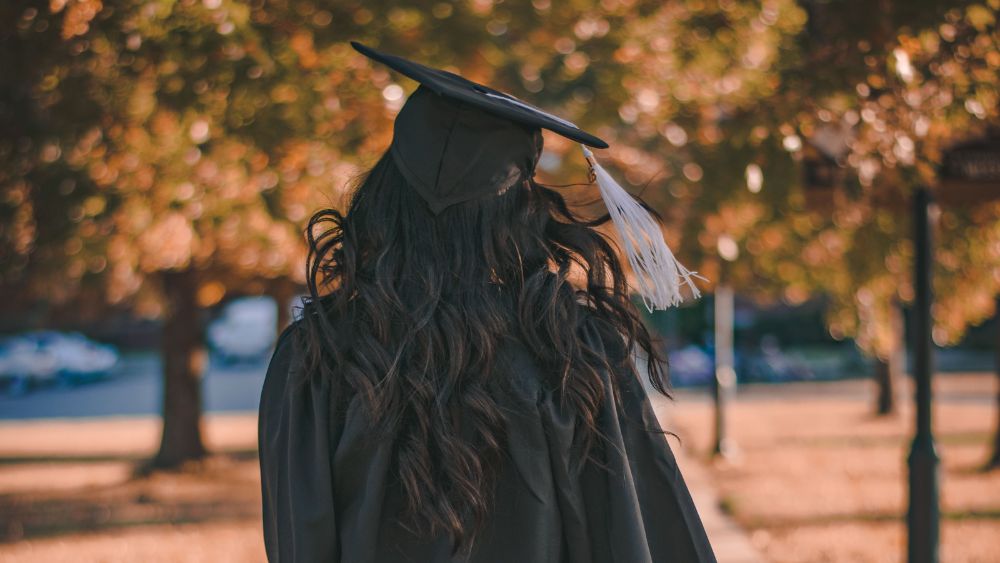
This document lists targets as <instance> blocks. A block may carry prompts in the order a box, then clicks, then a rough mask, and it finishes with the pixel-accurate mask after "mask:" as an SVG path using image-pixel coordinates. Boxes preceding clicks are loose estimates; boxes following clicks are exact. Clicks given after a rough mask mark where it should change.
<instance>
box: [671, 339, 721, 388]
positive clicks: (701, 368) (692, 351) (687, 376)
mask: <svg viewBox="0 0 1000 563" xmlns="http://www.w3.org/2000/svg"><path fill="white" fill-rule="evenodd" d="M667 361H668V365H669V370H670V380H671V382H672V383H673V384H674V385H677V386H686V385H707V384H708V383H710V382H711V381H712V378H713V377H714V376H715V360H713V359H712V357H711V356H709V355H708V353H707V352H705V351H704V350H702V349H701V348H699V347H697V346H695V345H694V344H689V345H687V346H685V347H683V348H680V349H677V350H672V351H670V352H668V353H667Z"/></svg>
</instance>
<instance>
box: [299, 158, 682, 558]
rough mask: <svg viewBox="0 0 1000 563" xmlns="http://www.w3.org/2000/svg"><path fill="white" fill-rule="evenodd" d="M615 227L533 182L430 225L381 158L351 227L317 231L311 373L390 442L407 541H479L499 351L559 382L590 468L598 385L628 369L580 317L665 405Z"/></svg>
mask: <svg viewBox="0 0 1000 563" xmlns="http://www.w3.org/2000/svg"><path fill="white" fill-rule="evenodd" d="M608 221H609V217H608V216H607V215H606V214H605V215H603V216H599V217H596V218H590V219H585V218H583V217H582V216H580V215H579V214H577V213H576V212H574V211H573V210H572V209H571V208H570V206H569V205H568V204H567V202H566V200H565V199H564V198H563V196H562V195H560V193H559V192H557V191H555V190H553V189H550V188H548V187H546V186H543V185H541V184H539V183H537V182H535V181H534V179H532V178H522V179H521V180H520V181H519V182H518V183H516V184H515V185H514V187H512V188H510V189H507V190H506V191H504V192H503V193H500V194H497V195H496V196H495V197H487V198H481V199H478V200H475V201H469V202H464V203H460V204H456V205H453V206H451V207H449V208H447V209H445V210H444V211H442V212H441V213H440V214H437V215H435V214H433V213H432V212H431V211H430V210H429V208H428V206H427V205H426V203H425V202H424V201H423V200H422V199H421V198H420V196H419V195H418V194H417V192H416V191H415V190H414V189H413V188H411V187H410V186H409V185H408V184H407V181H406V180H405V178H404V177H403V175H402V174H401V173H400V171H399V170H398V169H397V167H396V165H395V163H394V162H393V160H392V158H391V157H390V156H389V153H388V152H386V154H384V155H383V156H382V157H381V158H380V159H379V161H378V162H377V163H376V164H375V166H374V167H373V168H372V169H371V170H370V171H369V172H368V173H367V174H366V175H364V176H362V177H361V179H360V181H359V185H358V187H357V189H356V190H355V191H354V193H353V196H352V199H351V201H350V205H349V207H348V210H347V212H346V214H344V213H341V212H339V211H336V210H333V209H325V210H322V211H319V212H317V213H316V214H315V215H314V216H313V217H312V219H311V220H310V222H309V227H308V231H307V235H308V238H309V250H310V252H309V259H308V263H307V283H308V286H309V293H310V296H309V297H308V298H306V299H305V301H304V303H305V305H304V310H303V319H302V326H303V329H304V330H301V331H300V333H301V344H302V348H301V350H302V353H303V354H304V356H305V358H304V369H305V373H308V374H310V376H312V377H324V378H329V380H330V383H331V394H332V397H333V399H332V400H333V401H334V402H335V403H336V406H339V407H340V408H343V407H344V406H346V404H347V401H348V400H349V399H350V398H352V397H360V398H361V399H362V400H363V401H364V405H365V407H366V409H367V414H368V417H369V421H370V424H371V431H372V432H373V438H374V439H381V438H386V437H393V439H394V440H395V443H394V457H393V469H392V470H393V471H395V472H397V475H398V478H399V481H400V483H401V486H402V489H403V493H404V494H405V497H406V511H405V514H404V515H403V516H402V520H401V522H402V523H403V525H404V526H406V527H407V528H409V529H411V530H413V531H415V532H416V533H431V534H434V533H438V532H444V533H446V534H448V535H449V536H450V538H451V539H452V542H453V543H452V545H453V550H457V549H459V547H461V546H462V545H466V546H468V545H471V542H472V539H473V538H474V536H475V534H476V532H478V531H479V530H480V529H481V528H482V525H483V524H484V522H485V520H486V517H487V516H488V514H489V510H490V507H491V506H492V504H491V502H492V492H493V488H494V484H495V481H496V478H497V468H498V465H499V462H500V461H501V459H502V455H503V452H504V448H505V444H506V443H507V439H508V437H507V436H506V434H505V426H504V415H503V411H502V410H501V408H500V403H499V401H498V398H499V397H500V393H501V392H502V389H503V386H504V382H503V381H502V379H503V378H502V377H495V374H496V372H497V362H498V361H499V359H500V349H501V346H502V345H503V344H502V343H503V342H504V340H505V339H509V338H514V339H518V340H520V341H521V342H522V343H523V344H524V345H525V346H526V347H527V349H528V350H529V352H530V353H531V354H532V355H533V356H534V358H535V360H536V361H537V362H538V363H539V364H540V365H541V367H542V368H543V369H544V370H545V371H546V372H547V373H551V374H553V376H552V381H551V382H547V383H550V384H552V385H553V386H554V385H558V389H559V398H560V400H561V401H563V402H564V404H567V405H568V406H569V407H570V408H572V409H573V410H574V412H575V413H577V416H578V417H579V419H580V421H581V422H582V426H583V429H584V431H583V432H581V433H579V434H580V437H581V440H582V442H583V444H582V445H583V450H584V451H585V452H586V454H585V456H584V457H586V458H587V459H591V460H596V457H595V456H593V450H592V449H591V445H592V444H594V443H596V442H595V440H596V439H598V438H599V437H600V434H599V431H598V429H597V416H598V412H599V409H600V408H601V404H602V401H603V398H604V396H605V388H604V384H603V383H602V378H601V376H600V370H605V369H606V370H611V369H618V368H619V367H620V366H621V365H628V366H630V367H631V368H634V367H635V366H634V365H633V364H632V362H631V359H630V358H629V355H628V354H625V353H621V354H614V355H616V356H619V357H607V354H602V353H598V351H596V350H594V349H592V348H591V347H590V346H588V345H587V343H586V341H585V339H583V338H581V335H580V330H581V327H582V326H583V323H584V322H585V318H589V319H588V320H587V322H588V323H591V324H590V325H589V326H593V327H599V328H598V330H599V332H600V333H601V334H602V338H607V339H610V340H617V341H618V342H619V343H620V346H617V347H609V349H619V350H622V351H625V350H636V349H641V350H642V351H643V352H644V353H645V355H646V357H647V358H648V363H647V368H648V377H649V379H650V381H651V382H652V384H653V386H654V388H655V389H657V390H658V391H659V392H661V393H663V394H665V395H668V396H669V392H668V391H667V378H666V373H665V370H664V369H663V368H662V366H663V362H662V358H661V355H660V353H659V352H658V351H657V349H656V348H655V347H654V346H653V343H652V338H651V336H650V334H649V332H648V330H647V329H646V327H645V326H644V324H643V323H642V320H641V316H640V314H639V312H638V310H637V309H636V307H635V306H634V305H633V303H632V301H631V300H630V298H629V292H628V287H627V285H626V275H625V272H624V270H623V267H622V264H621V262H620V260H619V258H618V254H617V252H616V247H615V246H614V245H613V243H612V242H611V241H610V240H609V239H608V238H607V237H606V236H605V235H603V234H602V233H601V232H600V231H599V230H597V229H595V227H599V226H601V225H603V224H605V223H607V222H608ZM613 396H614V397H615V398H616V399H617V397H618V391H617V386H616V388H615V389H614V393H613ZM460 423H461V426H460ZM597 441H598V442H599V440H597Z"/></svg>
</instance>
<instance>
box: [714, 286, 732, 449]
mask: <svg viewBox="0 0 1000 563" xmlns="http://www.w3.org/2000/svg"><path fill="white" fill-rule="evenodd" d="M733 297H734V296H733V288H732V287H731V286H729V285H726V284H720V285H718V286H716V288H715V300H714V302H715V303H714V305H715V322H714V323H713V324H714V326H715V378H714V380H713V381H712V398H713V399H714V402H715V445H714V447H713V449H712V454H713V455H720V456H723V457H725V456H728V455H730V454H731V453H733V445H732V443H731V441H730V439H729V437H728V436H727V433H726V408H727V404H728V402H729V398H730V397H731V396H732V393H733V387H734V386H735V385H736V370H735V369H734V368H733V309H734V299H733Z"/></svg>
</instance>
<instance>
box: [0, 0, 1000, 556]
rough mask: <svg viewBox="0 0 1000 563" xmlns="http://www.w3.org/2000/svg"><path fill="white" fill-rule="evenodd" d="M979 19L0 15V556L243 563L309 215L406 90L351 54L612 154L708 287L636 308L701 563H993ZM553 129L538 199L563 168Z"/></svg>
mask: <svg viewBox="0 0 1000 563" xmlns="http://www.w3.org/2000/svg"><path fill="white" fill-rule="evenodd" d="M998 11H1000V0H977V1H973V2H964V1H963V2H959V1H948V0H937V1H931V0H909V1H901V0H839V1H832V0H753V1H750V0H666V1H664V0H656V1H646V0H601V1H592V0H565V1H559V2H556V1H553V0H533V1H531V2H528V1H524V0H506V1H504V0H499V1H496V0H455V1H436V2H433V1H428V2H398V1H394V2H385V1H366V2H360V1H335V2H320V1H310V0H267V1H265V0H251V1H247V2H243V1H232V0H103V1H102V0H48V1H39V0H5V1H4V2H3V3H2V5H0V21H2V22H3V23H2V24H0V42H2V50H0V61H2V64H0V69H2V71H0V295H2V299H0V560H3V561H12V562H13V561H70V560H72V561H115V562H118V561H122V562H124V561H261V560H262V559H263V552H262V549H263V546H262V542H261V531H260V524H259V517H260V513H259V511H260V505H259V503H260V499H259V481H258V474H257V471H258V469H257V453H256V414H255V410H256V408H257V401H258V398H259V393H260V386H261V383H262V381H263V376H264V370H265V367H266V363H267V360H268V359H269V357H270V353H271V350H272V347H273V342H274V339H275V337H276V335H277V334H278V332H279V331H280V330H281V329H282V328H283V327H284V326H286V325H287V324H288V323H289V322H290V320H291V319H292V318H294V316H295V315H296V314H297V310H298V308H297V305H298V302H299V297H300V296H301V294H302V293H303V291H304V260H305V255H306V247H305V238H304V234H303V233H304V229H305V225H306V222H307V221H308V218H309V216H310V215H311V214H312V213H313V212H314V211H316V210H318V209H321V208H329V207H340V208H342V207H343V206H344V204H345V198H344V196H345V194H347V193H349V190H350V187H351V185H352V181H353V180H354V179H356V178H357V176H358V175H359V174H361V173H362V172H363V171H364V170H365V169H366V168H367V167H368V166H370V165H372V164H373V163H374V162H375V160H376V159H377V157H378V156H379V155H380V154H381V152H382V151H384V150H385V148H386V147H387V146H388V144H389V142H390V140H391V135H392V133H391V131H392V129H391V124H392V120H393V117H394V115H395V113H396V112H397V111H398V110H399V108H400V107H401V106H402V104H403V102H404V101H405V99H406V97H407V96H408V94H409V93H410V92H411V91H412V90H413V89H414V88H415V84H414V83H413V82H411V81H409V80H406V79H404V78H403V77H401V76H399V75H396V74H393V73H391V72H390V71H388V70H387V69H385V68H384V67H380V66H373V65H372V64H371V63H370V61H369V60H368V59H366V58H364V57H363V56H361V55H360V54H358V53H356V52H355V51H354V50H353V49H351V47H350V46H349V44H348V43H347V41H348V40H359V41H361V42H363V43H365V44H368V45H371V46H373V47H375V48H378V49H381V50H386V51H388V52H391V53H398V54H402V55H405V56H408V57H410V58H413V59H416V60H419V61H422V62H425V63H426V64H429V65H432V66H437V67H443V68H447V69H450V70H452V71H455V72H458V73H461V74H463V75H464V76H467V77H469V78H470V79H472V80H475V81H478V82H484V83H488V84H490V85H492V86H494V87H496V88H498V89H501V90H504V91H507V92H510V93H512V94H514V95H516V96H519V97H522V98H524V99H526V100H529V101H531V102H532V103H534V104H536V105H538V106H540V107H543V108H545V109H546V110H548V111H551V112H553V113H555V114H557V115H561V116H565V117H566V118H568V119H571V120H573V121H575V122H576V123H578V124H580V125H581V126H582V127H584V128H585V129H587V130H590V131H594V132H595V133H597V134H598V135H599V136H601V137H603V138H605V139H607V140H608V141H609V142H610V144H611V148H610V149H608V150H605V151H600V152H601V154H599V155H598V158H599V159H600V160H601V162H602V164H604V165H605V166H606V167H608V168H609V170H610V172H611V173H612V174H613V175H615V176H616V177H617V178H619V179H620V180H621V181H622V184H623V185H624V186H625V187H626V188H628V189H630V190H631V191H632V192H633V193H637V194H641V195H642V196H643V197H644V198H645V199H646V200H647V201H648V202H650V203H651V204H652V205H653V206H654V207H656V208H657V209H658V210H659V211H660V212H661V213H662V215H663V217H664V222H665V226H666V233H667V237H668V240H669V241H670V244H671V246H672V248H673V249H674V251H675V252H676V253H677V255H678V256H679V258H680V260H681V262H683V263H684V264H685V265H686V266H688V267H689V268H691V269H692V270H697V271H698V272H699V273H700V274H702V275H703V276H705V277H706V278H707V279H708V280H709V282H707V283H705V284H702V289H703V290H704V291H705V293H706V294H707V295H706V296H705V297H703V298H702V299H701V300H698V301H694V302H691V303H689V304H687V305H686V306H684V307H682V308H680V309H674V310H670V311H667V312H657V313H655V314H651V315H649V316H648V321H649V323H650V325H651V326H652V327H654V328H655V329H656V331H657V332H658V333H659V334H660V335H661V336H662V337H663V338H662V346H663V347H664V351H665V352H666V353H667V354H668V355H669V358H670V361H671V375H672V378H673V381H674V386H675V391H674V398H675V400H674V401H659V400H658V401H657V409H658V412H659V414H660V415H661V416H662V420H663V423H664V425H665V426H666V427H668V428H669V429H671V430H673V431H674V432H676V433H677V434H678V436H679V437H680V441H674V440H673V439H671V447H672V448H673V449H674V451H675V452H677V454H678V456H679V457H680V458H681V459H682V462H683V466H684V471H685V478H687V479H688V481H689V482H690V484H691V487H692V491H693V493H694V494H695V497H696V501H697V502H698V503H699V507H700V509H701V511H702V514H703V518H704V519H705V521H706V525H707V526H708V528H709V534H710V537H711V539H712V541H713V544H714V545H715V546H716V549H717V551H718V553H719V559H720V561H724V562H728V561H774V562H806V561H808V562H812V561H838V562H839V561H851V562H854V561H859V562H868V561H873V562H874V561H878V562H881V561H901V560H904V559H905V558H906V557H907V553H908V551H909V553H910V560H911V561H923V560H926V561H936V560H937V556H936V555H935V553H936V550H938V549H939V550H940V558H941V560H944V561H949V562H952V561H954V562H974V561H975V562H987V561H1000V542H998V540H997V538H998V537H1000V432H998V425H1000V414H998V411H1000V408H998V407H1000V404H998V403H1000V385H998V373H1000V372H998V367H997V364H998V361H1000V358H998V349H1000V322H998V320H997V313H996V311H997V299H998V295H1000V203H998V200H1000V129H998V126H1000V115H998V98H1000V92H998V75H1000V49H998V43H1000V39H998V34H997V21H996V20H997V15H998ZM545 141H546V149H545V153H544V155H543V158H542V160H541V162H540V165H539V168H540V169H539V175H540V176H541V179H542V180H543V181H547V182H550V183H554V184H568V183H572V182H583V181H585V178H586V164H585V161H584V160H583V158H582V156H581V155H580V154H579V153H578V150H577V148H576V147H575V146H574V145H573V144H572V143H570V142H569V141H567V140H566V139H564V138H562V137H559V136H557V135H549V134H546V139H545ZM566 190H567V193H568V194H570V195H571V196H573V197H575V196H577V195H578V196H579V197H580V201H584V200H586V199H593V197H594V195H595V194H594V192H593V191H592V188H587V187H586V186H583V187H575V188H566ZM588 190H590V191H588ZM925 196H929V197H930V200H931V201H932V203H930V204H925V203H926V201H925V199H924V197H925ZM921 224H923V225H925V226H928V229H925V230H924V231H921V229H920V228H919V227H920V225H921ZM925 231H926V232H925ZM921 233H923V235H929V236H923V235H921ZM915 237H916V239H915ZM915 241H916V242H915ZM921 249H926V250H928V252H929V254H921ZM921 256H923V257H924V258H921ZM925 275H926V276H928V277H929V279H930V280H931V286H930V287H929V289H932V292H931V294H932V295H933V303H931V302H930V301H929V300H928V299H926V298H927V297H928V296H929V295H930V294H929V293H927V292H925V291H924V290H923V289H926V287H925V286H922V285H921V283H920V280H921V279H927V278H922V276H925ZM640 306H641V304H640ZM928 307H929V309H928ZM927 310H929V312H930V315H929V317H927V316H926V315H925V313H924V311H927ZM928 319H929V322H927V321H928ZM925 336H926V338H925ZM928 359H930V363H928ZM931 371H934V377H933V385H931V386H929V387H927V388H926V389H931V388H932V389H933V393H932V394H931V393H922V394H921V397H922V398H921V402H920V403H919V404H920V405H923V406H921V407H919V408H918V407H917V406H916V405H917V403H915V399H914V394H915V391H916V390H917V389H919V388H920V384H919V382H922V381H923V382H929V381H930V378H929V376H930V374H931ZM913 374H917V375H918V377H913ZM921 374H923V375H921ZM914 382H917V383H918V384H917V385H914ZM931 396H933V407H932V406H931V402H930V397H931ZM918 413H923V414H922V416H923V418H922V419H921V420H922V421H924V422H922V423H921V424H924V426H917V425H916V423H915V420H916V417H917V414H918ZM931 413H933V417H931V416H930V415H931ZM931 420H932V421H933V423H932V424H931ZM918 429H920V432H921V433H920V434H919V436H922V437H923V438H922V439H921V440H917V441H916V442H914V443H919V444H923V445H924V446H927V448H928V449H926V450H924V451H930V452H931V454H930V455H932V456H933V455H934V453H935V452H936V455H937V456H939V457H940V464H939V465H938V466H937V469H936V470H934V471H933V473H934V474H936V475H937V476H938V479H939V481H938V482H937V486H936V487H929V488H927V492H926V494H924V493H919V494H918V497H920V498H921V499H923V500H920V501H919V502H918V504H919V505H920V506H921V507H922V508H921V509H919V510H918V511H917V512H918V513H920V514H923V513H924V512H926V514H927V518H928V519H927V520H926V522H930V523H931V524H930V526H931V527H927V526H925V527H923V528H920V527H919V525H917V524H912V523H911V526H914V525H917V527H916V528H912V527H911V528H910V529H912V530H917V531H916V532H908V527H907V514H908V510H910V513H911V517H912V513H913V506H912V505H913V501H911V500H909V499H911V498H912V496H910V495H912V493H909V492H908V491H909V490H910V489H909V488H908V481H909V475H910V473H909V470H908V465H907V463H908V461H907V460H908V457H909V458H912V457H913V456H912V455H911V454H910V452H911V441H913V438H914V436H915V432H916V431H917V430H918ZM931 433H933V440H934V441H933V442H929V441H928V440H929V439H930V436H931ZM925 438H926V439H925ZM922 447H923V446H922ZM916 449H917V448H914V450H916ZM918 463H919V460H918ZM930 489H935V490H934V491H931V490H930ZM921 490H922V489H921ZM920 495H923V496H920ZM911 520H912V518H911ZM917 520H920V519H919V518H917ZM937 530H939V531H940V533H939V534H938V532H937ZM915 540H918V543H917V544H914V543H913V542H914V541H915ZM938 540H940V541H938ZM921 542H922V543H921ZM938 543H939V544H940V545H939V547H938ZM915 545H917V547H914V546H915ZM915 550H916V553H915Z"/></svg>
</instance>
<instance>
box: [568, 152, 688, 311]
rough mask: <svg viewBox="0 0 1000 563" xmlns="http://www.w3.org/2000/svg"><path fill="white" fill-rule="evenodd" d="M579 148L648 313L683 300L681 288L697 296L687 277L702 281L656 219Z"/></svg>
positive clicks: (592, 157) (677, 303) (591, 157)
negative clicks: (673, 249) (679, 256)
mask: <svg viewBox="0 0 1000 563" xmlns="http://www.w3.org/2000/svg"><path fill="white" fill-rule="evenodd" d="M580 146H581V147H583V156H584V157H585V158H586V159H587V162H588V163H590V172H591V177H592V179H595V180H596V181H597V186H598V187H599V188H600V190H601V197H602V198H603V199H604V204H605V205H606V206H607V208H608V213H609V214H610V215H611V220H612V221H614V223H615V227H616V228H617V229H618V232H619V234H620V235H621V239H622V244H623V245H624V246H625V254H626V255H627V256H628V263H629V265H630V266H631V267H632V273H633V274H634V276H635V281H636V284H637V285H638V287H636V288H635V289H636V290H637V291H638V292H639V294H640V295H642V301H643V303H645V304H646V308H647V309H649V311H650V312H652V311H653V310H654V309H666V308H667V307H671V306H675V305H679V304H680V303H681V302H683V301H684V297H683V296H682V295H681V287H682V286H683V285H687V286H688V287H689V288H691V295H692V297H693V298H694V299H697V298H698V297H700V296H701V292H700V291H698V288H697V287H695V285H694V282H693V281H692V279H691V278H698V279H701V280H704V279H705V278H703V277H701V276H699V275H698V273H697V272H692V271H690V270H688V269H687V268H685V267H684V266H682V265H681V264H680V262H678V261H677V259H676V258H674V253H673V252H671V251H670V247H668V246H667V243H666V241H665V240H664V239H663V231H662V230H661V229H660V224H659V223H658V222H657V221H656V219H655V218H654V217H653V216H652V215H651V214H650V213H649V212H648V211H646V209H645V208H643V207H642V205H640V204H639V202H638V201H636V200H635V199H634V198H633V197H632V196H631V195H630V194H629V193H628V192H626V191H625V189H624V188H622V187H621V186H620V185H619V184H618V182H616V181H615V180H614V178H612V177H611V175H610V174H608V172H607V171H606V170H605V169H604V168H603V167H601V165H600V164H598V163H597V160H596V159H595V158H594V153H592V152H591V151H590V149H588V148H587V147H586V145H580Z"/></svg>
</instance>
